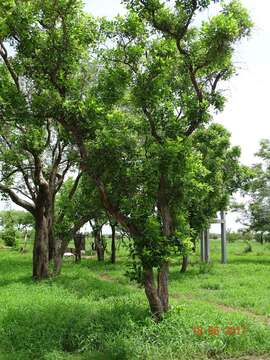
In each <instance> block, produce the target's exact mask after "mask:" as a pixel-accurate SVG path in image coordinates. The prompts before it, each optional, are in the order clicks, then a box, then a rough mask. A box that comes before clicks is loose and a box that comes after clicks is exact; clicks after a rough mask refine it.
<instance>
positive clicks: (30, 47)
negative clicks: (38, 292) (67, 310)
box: [0, 0, 252, 320]
mask: <svg viewBox="0 0 270 360" xmlns="http://www.w3.org/2000/svg"><path fill="white" fill-rule="evenodd" d="M216 2H218V1H216V0H175V1H166V2H165V1H162V0H125V1H124V3H125V5H126V7H127V14H126V16H124V17H116V18H114V19H113V20H105V19H96V18H93V17H92V16H91V15H89V14H87V13H85V12H84V10H83V4H82V3H81V1H79V0H57V1H51V0H29V1H27V2H25V1H22V0H17V1H13V0H4V1H2V2H1V4H0V19H1V20H0V56H1V59H2V60H1V64H0V141H1V143H0V167H1V168H0V171H1V181H0V190H1V192H2V193H3V194H5V195H6V196H9V198H10V199H11V200H12V201H13V202H15V203H16V204H17V205H19V206H21V207H22V208H24V209H25V210H27V211H28V212H30V213H31V214H32V216H33V218H34V221H35V241H34V247H33V277H34V278H35V279H38V280H42V279H44V278H47V277H48V276H49V275H50V272H49V262H50V260H53V259H54V260H55V273H57V274H59V273H60V268H61V260H60V259H61V256H62V254H63V252H64V249H65V247H66V246H67V243H68V241H69V239H70V237H72V236H73V235H71V234H74V233H76V232H77V231H78V230H79V229H80V227H81V226H82V225H83V224H85V223H86V222H89V221H91V222H92V224H93V229H94V232H95V234H96V236H95V242H96V244H95V246H96V249H97V250H98V256H99V260H102V259H103V256H104V249H103V248H102V247H103V244H102V238H101V237H100V236H99V234H100V226H101V225H102V224H104V222H108V221H110V223H111V224H112V226H115V225H116V224H117V226H119V227H120V228H121V229H122V230H123V231H125V232H126V234H127V235H128V236H129V238H130V239H131V240H130V241H131V243H130V255H131V259H132V261H133V271H132V272H131V276H132V277H133V278H136V279H137V280H138V281H139V282H141V283H142V284H143V286H144V289H145V294H146V297H147V299H148V302H149V306H150V309H151V312H152V314H153V315H154V317H155V318H156V319H157V320H161V319H162V317H163V314H164V313H165V312H167V311H168V309H169V292H168V276H169V264H170V258H171V256H172V255H174V254H175V253H177V254H179V256H180V255H185V254H187V253H188V251H189V249H191V248H192V246H193V243H194V242H195V241H196V238H197V237H198V234H199V233H200V231H201V230H202V229H204V228H205V227H206V226H208V225H209V224H210V222H211V219H212V218H213V217H214V216H215V213H216V212H217V211H218V210H220V209H226V207H227V205H228V201H229V197H230V195H231V194H232V193H233V192H235V191H236V190H238V189H239V188H242V187H243V186H244V185H245V182H246V179H247V177H248V169H247V168H245V167H244V166H242V165H241V164H240V163H239V156H240V150H239V148H237V147H232V146H231V144H230V134H229V133H228V131H227V130H226V129H225V128H224V127H222V126H221V125H218V124H215V123H213V117H214V115H215V113H217V112H219V111H222V109H223V107H224V103H225V100H226V99H225V96H224V92H223V91H222V90H223V88H224V86H226V81H228V80H229V79H230V78H231V77H232V76H233V75H234V74H235V72H236V68H235V67H234V64H233V54H234V50H235V47H236V46H237V44H238V42H239V41H240V40H241V39H242V38H245V37H247V36H248V35H249V33H250V30H251V28H252V22H251V20H250V17H249V14H248V12H247V11H246V9H245V8H244V7H243V6H242V5H241V3H240V2H239V1H238V0H232V1H231V2H229V3H221V4H220V5H219V10H218V12H217V14H216V15H214V16H212V17H211V18H208V19H206V20H204V21H200V14H201V13H202V12H203V11H205V10H206V9H207V8H209V7H210V6H212V5H213V4H214V3H216ZM71 171H73V172H74V176H73V177H70V173H71ZM76 176H77V177H76ZM68 177H69V178H68ZM67 178H68V179H67ZM65 179H67V181H65ZM59 249H60V250H59ZM112 261H113V259H112Z"/></svg>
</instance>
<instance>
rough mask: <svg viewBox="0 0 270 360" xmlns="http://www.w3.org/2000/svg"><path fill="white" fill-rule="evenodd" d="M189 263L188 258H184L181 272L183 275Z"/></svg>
mask: <svg viewBox="0 0 270 360" xmlns="http://www.w3.org/2000/svg"><path fill="white" fill-rule="evenodd" d="M188 262H189V259H188V256H183V261H182V267H181V270H180V272H181V273H185V272H186V271H187V267H188Z"/></svg>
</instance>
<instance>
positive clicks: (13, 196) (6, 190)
mask: <svg viewBox="0 0 270 360" xmlns="http://www.w3.org/2000/svg"><path fill="white" fill-rule="evenodd" d="M0 191H2V192H4V193H5V194H7V195H9V197H10V199H11V200H12V201H13V202H14V203H15V204H17V205H18V206H21V207H22V208H24V209H25V210H27V211H29V212H31V213H32V214H34V212H35V206H34V205H32V204H31V203H29V202H28V201H25V200H23V199H21V198H20V197H19V196H18V195H17V194H16V193H15V192H14V191H13V190H11V189H10V188H8V187H6V186H5V185H3V184H0Z"/></svg>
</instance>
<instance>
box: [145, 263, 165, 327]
mask: <svg viewBox="0 0 270 360" xmlns="http://www.w3.org/2000/svg"><path fill="white" fill-rule="evenodd" d="M168 272H169V264H168V263H167V262H164V263H163V264H162V266H161V268H160V270H159V271H158V274H157V286H156V284H155V279H154V270H153V268H152V267H144V289H145V294H146V296H147V299H148V302H149V306H150V309H151V312H152V314H153V316H154V318H155V320H156V321H161V320H162V318H163V316H164V313H166V312H167V311H168V309H169V301H168V299H169V297H168Z"/></svg>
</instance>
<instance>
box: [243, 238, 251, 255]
mask: <svg viewBox="0 0 270 360" xmlns="http://www.w3.org/2000/svg"><path fill="white" fill-rule="evenodd" d="M246 244H247V245H246V247H245V248H244V250H243V253H244V254H247V253H250V252H252V246H251V243H250V241H246Z"/></svg>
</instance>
